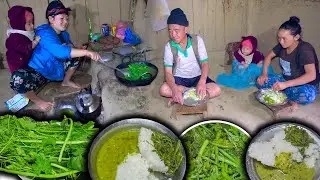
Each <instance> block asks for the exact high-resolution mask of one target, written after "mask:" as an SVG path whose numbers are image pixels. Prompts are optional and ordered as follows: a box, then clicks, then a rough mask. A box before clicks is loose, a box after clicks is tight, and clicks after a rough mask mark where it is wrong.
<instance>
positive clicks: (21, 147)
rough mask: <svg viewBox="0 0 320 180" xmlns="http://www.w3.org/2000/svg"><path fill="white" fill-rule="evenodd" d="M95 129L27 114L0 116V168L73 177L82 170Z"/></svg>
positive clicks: (13, 171) (44, 176) (89, 124)
mask: <svg viewBox="0 0 320 180" xmlns="http://www.w3.org/2000/svg"><path fill="white" fill-rule="evenodd" d="M97 131H98V129H95V128H94V122H89V123H87V124H81V123H79V122H73V121H72V119H69V118H66V117H65V119H64V120H63V121H62V122H58V121H54V120H53V121H50V122H36V121H34V120H33V119H31V118H28V117H23V118H17V117H16V116H12V115H5V116H0V137H1V139H0V171H4V172H8V173H13V174H19V175H23V176H30V177H39V178H59V177H64V176H69V177H75V175H76V174H77V173H78V172H83V171H85V170H86V166H85V164H86V163H85V161H86V159H85V157H86V154H87V149H88V146H89V143H90V142H91V140H92V139H93V138H94V136H95V134H96V133H97Z"/></svg>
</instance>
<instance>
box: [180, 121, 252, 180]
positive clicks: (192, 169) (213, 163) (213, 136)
mask: <svg viewBox="0 0 320 180" xmlns="http://www.w3.org/2000/svg"><path fill="white" fill-rule="evenodd" d="M248 140H249V138H248V136H247V135H246V134H244V133H243V132H241V131H240V130H239V129H237V128H235V127H233V126H230V125H227V124H218V123H212V124H203V125H200V126H197V127H196V128H193V129H192V130H190V131H188V132H187V133H186V134H185V135H184V136H183V137H182V141H183V143H184V145H185V146H184V147H185V149H186V151H187V156H188V161H187V164H188V166H187V167H188V170H187V174H186V178H187V179H216V180H235V179H239V180H240V179H246V175H245V165H244V155H245V151H246V146H247V143H248Z"/></svg>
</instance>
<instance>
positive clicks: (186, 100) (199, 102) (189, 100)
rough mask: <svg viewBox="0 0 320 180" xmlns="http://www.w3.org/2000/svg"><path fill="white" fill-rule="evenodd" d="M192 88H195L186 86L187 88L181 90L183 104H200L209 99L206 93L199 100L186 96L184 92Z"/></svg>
mask: <svg viewBox="0 0 320 180" xmlns="http://www.w3.org/2000/svg"><path fill="white" fill-rule="evenodd" d="M193 90H195V88H188V89H186V90H184V91H183V92H182V98H183V105H185V106H199V105H201V104H204V103H206V102H207V101H208V100H209V97H208V96H207V95H206V96H205V97H204V98H203V99H201V100H195V99H192V98H187V97H186V94H187V93H188V92H189V91H193Z"/></svg>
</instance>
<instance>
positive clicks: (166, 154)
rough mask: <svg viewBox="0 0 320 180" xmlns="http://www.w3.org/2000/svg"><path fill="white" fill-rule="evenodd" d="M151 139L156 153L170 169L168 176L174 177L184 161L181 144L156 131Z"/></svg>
mask: <svg viewBox="0 0 320 180" xmlns="http://www.w3.org/2000/svg"><path fill="white" fill-rule="evenodd" d="M151 139H152V142H153V144H154V148H155V150H156V153H157V154H158V155H159V156H160V158H161V159H162V160H163V162H164V164H165V165H166V166H167V167H168V174H169V175H174V173H175V172H176V171H177V169H178V168H179V167H180V164H181V162H182V159H183V155H182V153H181V150H180V149H181V147H182V145H181V142H180V141H175V140H174V139H172V138H170V137H169V136H166V135H164V134H162V133H160V132H156V131H153V133H152V137H151Z"/></svg>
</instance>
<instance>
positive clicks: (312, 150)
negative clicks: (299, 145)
mask: <svg viewBox="0 0 320 180" xmlns="http://www.w3.org/2000/svg"><path fill="white" fill-rule="evenodd" d="M304 154H305V156H306V157H305V158H304V162H305V163H306V165H307V166H308V167H309V168H313V167H314V166H315V164H316V160H317V159H319V156H320V150H319V146H318V145H316V144H313V143H312V144H309V147H308V148H307V149H306V150H305V152H304Z"/></svg>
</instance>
